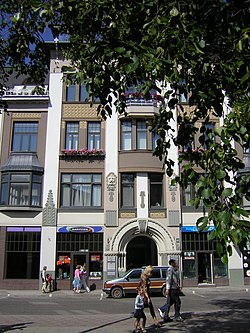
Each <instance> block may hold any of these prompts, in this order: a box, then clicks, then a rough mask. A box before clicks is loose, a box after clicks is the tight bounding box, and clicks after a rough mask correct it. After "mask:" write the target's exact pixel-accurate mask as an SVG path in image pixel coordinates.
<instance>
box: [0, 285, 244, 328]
mask: <svg viewBox="0 0 250 333" xmlns="http://www.w3.org/2000/svg"><path fill="white" fill-rule="evenodd" d="M183 291H184V293H185V295H186V296H184V297H181V300H182V308H181V312H182V316H183V318H184V322H183V323H173V322H171V323H167V324H164V325H163V327H162V328H156V327H155V326H154V325H153V320H152V318H151V316H150V313H149V310H148V309H145V314H146V316H147V324H146V327H147V331H148V332H149V333H152V332H156V333H164V332H168V333H177V332H190V333H201V332H202V333H208V332H209V333H213V332H220V333H231V332H235V333H236V332H237V333H241V332H242V333H243V332H244V333H246V332H248V331H249V326H250V291H249V292H248V289H247V288H237V289H233V288H229V287H216V288H185V289H184V290H183ZM152 300H153V304H154V308H155V311H156V312H157V317H158V318H159V314H158V311H157V308H158V307H159V306H161V305H162V304H163V303H164V301H165V299H164V298H163V297H162V296H155V297H152ZM133 311H134V297H127V298H122V299H119V300H115V299H112V298H109V297H107V296H106V295H105V294H104V295H102V292H101V290H95V291H93V292H91V293H81V294H74V293H73V292H72V291H65V290H59V291H55V292H53V293H46V294H42V293H40V291H37V290H27V291H25V290H22V291H15V290H14V291H7V290H0V329H2V332H10V331H11V332H19V331H22V332H25V333H42V332H43V333H44V332H48V333H56V332H58V333H59V332H60V333H87V332H96V333H108V332H110V333H112V332H119V333H120V332H121V333H123V332H132V330H133V324H134V318H133V315H132V313H133ZM172 314H173V313H172V312H171V313H170V315H172ZM159 319H160V318H159Z"/></svg>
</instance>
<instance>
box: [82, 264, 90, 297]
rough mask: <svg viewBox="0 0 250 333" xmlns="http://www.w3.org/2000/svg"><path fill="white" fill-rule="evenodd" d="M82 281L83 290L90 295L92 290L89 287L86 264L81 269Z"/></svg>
mask: <svg viewBox="0 0 250 333" xmlns="http://www.w3.org/2000/svg"><path fill="white" fill-rule="evenodd" d="M80 279H81V288H83V289H84V290H86V291H87V292H88V293H89V292H90V289H89V287H88V285H87V271H86V264H83V266H81V269H80Z"/></svg>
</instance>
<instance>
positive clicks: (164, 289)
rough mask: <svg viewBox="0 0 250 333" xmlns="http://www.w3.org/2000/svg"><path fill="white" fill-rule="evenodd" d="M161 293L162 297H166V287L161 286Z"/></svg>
mask: <svg viewBox="0 0 250 333" xmlns="http://www.w3.org/2000/svg"><path fill="white" fill-rule="evenodd" d="M161 293H162V296H164V297H165V296H166V286H163V287H162V288H161Z"/></svg>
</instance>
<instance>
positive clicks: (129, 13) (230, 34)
mask: <svg viewBox="0 0 250 333" xmlns="http://www.w3.org/2000/svg"><path fill="white" fill-rule="evenodd" d="M249 7H250V1H249V0H242V1H236V0H227V1H226V0H203V1H200V0H175V1H173V0H172V1H169V0H154V1H152V0H140V1H139V0H128V1H121V0H117V1H113V0H95V1H91V0H89V1H87V0H40V1H39V0H22V1H21V0H18V1H16V0H8V1H7V0H4V1H3V2H1V4H0V9H1V29H2V31H4V30H6V29H8V35H7V36H6V38H2V39H1V49H0V52H1V54H0V56H1V63H0V66H2V67H1V70H2V73H3V74H2V77H1V78H2V79H3V76H6V75H7V74H6V72H5V71H4V66H5V65H6V62H8V64H9V65H10V66H11V67H13V68H14V69H15V70H16V71H18V72H25V73H30V74H31V75H33V77H34V78H38V79H39V78H43V77H44V73H45V72H46V71H45V70H44V68H46V66H47V64H46V59H45V52H44V44H43V43H42V39H41V34H42V33H43V31H44V29H45V27H47V28H50V29H52V32H53V34H54V36H55V37H56V36H58V35H60V34H66V35H68V36H69V41H70V43H69V47H68V48H67V49H66V54H65V56H66V57H67V58H68V59H71V60H72V67H73V68H77V71H76V72H75V73H74V74H72V75H73V76H74V77H75V79H76V80H77V81H79V82H85V83H86V85H87V89H88V92H89V94H90V96H91V95H92V96H93V97H98V98H99V99H100V106H99V109H98V112H99V113H100V114H101V115H102V116H103V118H106V117H108V116H111V114H112V103H113V99H112V98H111V96H110V93H113V94H114V95H115V97H116V101H115V106H116V110H117V112H119V113H125V112H126V95H125V92H126V90H127V89H128V87H131V86H137V85H138V84H139V85H140V89H141V93H142V94H144V96H145V97H146V98H150V90H151V89H155V90H157V91H158V92H159V94H161V95H162V97H164V100H163V102H162V105H161V108H160V112H159V115H157V116H155V118H154V119H153V121H152V123H151V126H152V130H153V131H154V132H156V133H157V134H159V135H160V140H158V146H157V148H156V150H155V152H154V154H155V155H156V156H158V157H159V158H160V159H162V161H163V163H164V164H165V165H166V171H167V173H168V175H169V176H171V175H172V173H173V164H174V162H173V161H172V160H171V156H169V155H168V149H169V147H170V145H171V144H173V143H174V144H175V145H176V146H178V147H179V148H181V147H182V148H184V147H186V146H187V145H189V146H190V144H192V141H193V140H194V134H198V135H199V137H200V139H199V144H200V146H198V147H196V148H197V150H196V151H195V152H193V151H192V149H188V150H186V151H184V153H183V154H182V155H181V157H180V161H179V162H180V163H181V165H182V169H181V174H180V176H179V177H177V178H176V181H178V182H179V183H180V184H181V185H182V186H183V187H185V186H187V183H188V182H191V183H193V184H195V185H196V188H197V196H196V198H195V199H194V202H193V204H194V205H195V206H196V207H198V206H199V205H200V203H201V200H202V202H203V204H204V206H205V207H206V209H207V212H208V214H207V215H206V216H204V217H202V218H200V219H199V220H198V226H199V228H200V229H204V228H206V227H207V226H208V225H209V224H210V223H214V225H215V226H216V231H214V232H212V233H211V234H210V237H211V238H212V237H215V236H216V237H218V238H219V240H220V241H221V243H220V246H219V247H218V251H219V253H220V254H221V256H223V258H224V260H226V259H227V253H228V254H231V245H230V243H231V242H232V243H234V244H235V245H242V244H243V245H244V243H245V242H246V241H247V240H248V239H249V234H250V227H249V222H248V220H247V219H248V214H247V212H246V211H245V210H243V209H242V208H241V207H242V199H243V197H244V196H246V197H247V199H250V197H249V183H250V181H249V174H247V173H244V172H242V171H243V167H244V165H243V163H242V161H241V160H240V159H239V156H238V154H237V152H236V149H235V146H234V144H233V143H236V144H237V145H238V147H240V148H241V149H242V150H246V149H249V144H250V140H249V133H250V112H249V105H250V102H249V98H250V95H249V78H250V71H249V64H250V52H249V51H250V50H249V38H250V36H249V32H250V27H249V22H250V17H249V16H250V15H249V13H250V8H249ZM3 29H4V30H3ZM31 46H32V48H33V51H32V52H30V48H31ZM4 78H5V77H4ZM38 82H39V83H40V80H38ZM169 83H170V86H169ZM179 94H184V95H185V96H186V97H189V99H188V103H189V107H190V108H189V109H186V108H184V107H183V106H182V105H181V104H180V103H179V102H178V101H179V98H178V97H179ZM225 96H227V98H225ZM176 108H177V109H178V118H177V121H178V126H179V130H178V133H176V132H175V131H174V129H173V128H172V127H171V121H172V120H173V118H174V112H175V110H176ZM222 116H224V119H225V120H224V123H223V124H221V127H220V128H216V129H215V130H211V129H208V126H207V125H208V124H210V123H211V118H212V117H222ZM199 123H202V125H201V126H200V125H199ZM204 147H205V148H206V149H203V148H204ZM197 167H198V168H199V169H200V170H202V176H199V175H198V173H197V171H196V170H197Z"/></svg>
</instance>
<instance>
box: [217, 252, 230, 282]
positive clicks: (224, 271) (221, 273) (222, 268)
mask: <svg viewBox="0 0 250 333" xmlns="http://www.w3.org/2000/svg"><path fill="white" fill-rule="evenodd" d="M214 277H215V278H227V277H228V266H227V264H224V263H223V262H222V261H221V258H220V257H219V256H218V254H217V253H216V252H215V254H214Z"/></svg>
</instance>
